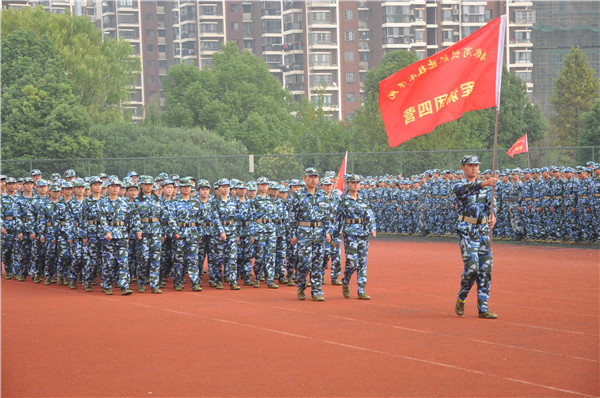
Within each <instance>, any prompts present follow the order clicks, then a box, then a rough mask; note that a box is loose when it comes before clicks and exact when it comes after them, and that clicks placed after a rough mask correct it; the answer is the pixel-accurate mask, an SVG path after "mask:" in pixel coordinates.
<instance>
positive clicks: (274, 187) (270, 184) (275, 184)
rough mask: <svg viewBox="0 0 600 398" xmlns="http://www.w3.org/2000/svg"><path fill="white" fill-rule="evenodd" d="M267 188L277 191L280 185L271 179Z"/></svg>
mask: <svg viewBox="0 0 600 398" xmlns="http://www.w3.org/2000/svg"><path fill="white" fill-rule="evenodd" d="M269 189H275V190H277V191H279V190H280V189H281V186H280V185H279V184H278V183H277V181H271V182H270V183H269Z"/></svg>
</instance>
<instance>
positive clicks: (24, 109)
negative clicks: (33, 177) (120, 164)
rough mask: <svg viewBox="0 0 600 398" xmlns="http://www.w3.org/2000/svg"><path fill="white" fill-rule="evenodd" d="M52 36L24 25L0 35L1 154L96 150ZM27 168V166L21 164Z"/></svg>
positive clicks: (86, 152) (79, 154) (80, 154)
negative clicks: (0, 44)
mask: <svg viewBox="0 0 600 398" xmlns="http://www.w3.org/2000/svg"><path fill="white" fill-rule="evenodd" d="M72 87H73V85H72V83H71V82H70V81H69V80H68V78H67V75H66V73H65V70H64V69H63V68H62V65H61V62H60V60H59V58H58V55H57V52H56V49H55V48H54V45H53V43H52V41H51V40H50V39H49V38H48V37H47V36H45V35H41V36H38V35H36V34H35V33H34V32H32V31H29V30H23V29H20V30H16V31H14V32H13V33H11V34H9V35H7V36H3V40H2V105H3V106H2V157H3V158H4V159H15V158H22V157H27V158H49V157H50V158H60V159H65V158H74V157H94V156H101V155H102V144H101V142H99V141H98V140H95V139H93V138H91V137H90V136H89V135H88V128H89V126H90V119H89V117H88V115H87V113H86V112H85V110H84V108H83V107H82V106H81V105H79V103H78V98H77V97H76V96H75V95H74V94H73V92H72ZM27 171H28V170H27Z"/></svg>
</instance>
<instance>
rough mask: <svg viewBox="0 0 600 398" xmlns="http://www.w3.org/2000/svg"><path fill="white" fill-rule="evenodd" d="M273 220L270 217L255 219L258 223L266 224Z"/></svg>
mask: <svg viewBox="0 0 600 398" xmlns="http://www.w3.org/2000/svg"><path fill="white" fill-rule="evenodd" d="M273 221H275V220H273V219H272V218H257V219H256V222H257V223H259V224H267V223H270V222H273Z"/></svg>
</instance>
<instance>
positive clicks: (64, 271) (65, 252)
mask: <svg viewBox="0 0 600 398" xmlns="http://www.w3.org/2000/svg"><path fill="white" fill-rule="evenodd" d="M45 244H46V264H45V269H44V277H45V278H46V279H48V278H52V277H54V276H57V277H59V278H63V279H65V280H66V279H68V277H69V270H70V264H71V248H70V245H69V242H67V238H66V237H65V236H63V235H58V236H46V237H45Z"/></svg>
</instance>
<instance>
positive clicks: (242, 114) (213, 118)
mask: <svg viewBox="0 0 600 398" xmlns="http://www.w3.org/2000/svg"><path fill="white" fill-rule="evenodd" d="M192 68H193V67H190V66H186V65H180V66H174V67H171V68H170V69H169V75H168V77H167V81H166V83H165V121H166V122H167V123H168V124H169V125H170V126H182V127H183V126H186V127H191V126H197V127H204V128H207V129H210V130H213V131H215V132H217V133H218V134H219V135H221V136H222V137H224V138H226V139H228V140H237V141H239V142H241V143H243V144H244V145H245V146H246V147H247V148H248V150H249V151H250V152H251V153H269V152H270V151H272V150H273V148H275V146H277V145H284V144H285V143H287V141H288V140H289V139H290V137H291V135H292V131H293V124H294V117H293V116H292V111H293V110H294V109H295V105H294V104H293V101H292V97H291V96H290V94H289V92H287V91H286V90H284V89H283V88H282V87H281V83H280V82H279V81H278V80H277V79H276V78H274V77H273V76H272V75H271V74H270V73H269V69H268V67H267V64H266V63H265V62H264V61H263V60H262V59H261V58H258V57H256V56H255V55H253V54H252V53H250V52H249V51H244V52H243V53H242V54H240V53H239V52H238V47H237V45H236V44H235V43H226V44H225V45H224V46H223V51H222V52H219V53H216V54H215V55H214V57H213V66H212V67H211V68H209V69H202V70H197V69H196V70H192ZM194 69H195V68H194Z"/></svg>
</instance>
